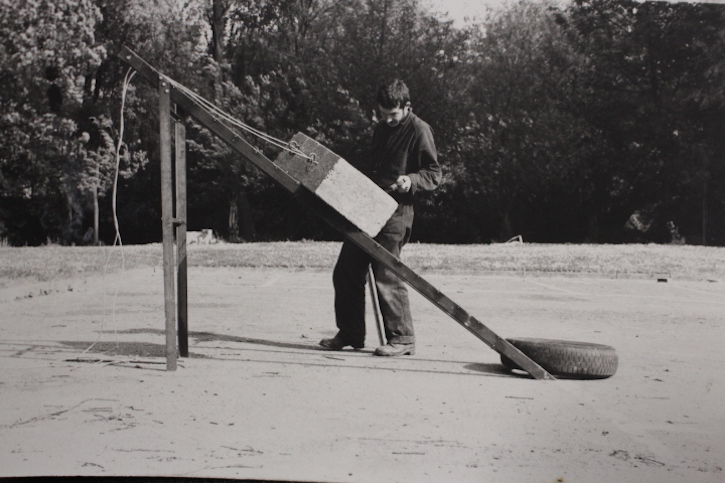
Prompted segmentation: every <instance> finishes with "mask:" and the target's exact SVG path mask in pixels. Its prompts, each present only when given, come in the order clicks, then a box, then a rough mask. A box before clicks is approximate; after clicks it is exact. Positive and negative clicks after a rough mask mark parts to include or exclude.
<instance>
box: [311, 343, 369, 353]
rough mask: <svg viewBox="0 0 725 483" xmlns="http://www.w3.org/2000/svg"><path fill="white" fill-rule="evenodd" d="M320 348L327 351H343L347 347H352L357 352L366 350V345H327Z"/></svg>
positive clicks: (321, 345)
mask: <svg viewBox="0 0 725 483" xmlns="http://www.w3.org/2000/svg"><path fill="white" fill-rule="evenodd" d="M320 347H322V348H324V349H327V350H331V351H341V350H343V349H344V348H345V347H352V348H353V349H356V350H357V349H363V348H365V346H364V345H360V346H356V345H352V344H347V345H343V346H328V345H325V344H320Z"/></svg>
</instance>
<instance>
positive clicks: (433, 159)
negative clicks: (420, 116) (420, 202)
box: [408, 126, 443, 194]
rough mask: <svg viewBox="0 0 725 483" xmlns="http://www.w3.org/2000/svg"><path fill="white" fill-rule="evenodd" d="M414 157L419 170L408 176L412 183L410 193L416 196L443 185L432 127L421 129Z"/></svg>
mask: <svg viewBox="0 0 725 483" xmlns="http://www.w3.org/2000/svg"><path fill="white" fill-rule="evenodd" d="M414 156H415V158H416V161H417V163H416V164H417V166H418V170H417V171H413V172H411V173H409V174H408V176H409V177H410V180H411V181H412V184H411V187H410V192H411V193H412V194H415V193H416V192H417V191H433V190H434V189H436V188H437V187H438V185H439V184H440V183H441V178H442V176H443V175H442V173H441V166H440V164H438V153H437V151H436V147H435V142H434V141H433V132H432V131H431V129H430V127H428V126H425V128H424V129H421V132H420V135H419V136H418V140H417V142H416V147H415V151H414Z"/></svg>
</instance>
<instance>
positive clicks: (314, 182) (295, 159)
mask: <svg viewBox="0 0 725 483" xmlns="http://www.w3.org/2000/svg"><path fill="white" fill-rule="evenodd" d="M290 144H291V145H293V146H295V147H299V150H300V151H302V152H303V153H304V154H305V155H307V156H308V157H309V158H308V157H305V156H301V155H299V154H294V153H290V152H287V151H284V152H283V153H282V154H280V155H279V157H277V159H276V160H275V164H277V166H279V167H280V168H282V169H283V170H284V171H286V172H287V174H288V175H290V176H291V177H292V178H294V179H295V180H297V181H298V182H299V183H300V184H301V185H302V186H304V187H305V188H307V189H309V190H310V191H312V192H313V193H315V194H316V195H317V196H318V197H320V199H322V200H323V201H325V203H327V204H328V205H330V206H331V207H333V208H334V209H335V210H336V211H337V212H339V213H340V214H341V215H342V216H344V217H345V218H346V219H347V220H348V221H350V222H351V223H352V224H353V225H355V226H356V227H358V228H359V229H360V230H361V231H363V232H364V233H367V234H368V235H370V236H371V237H374V236H375V235H377V234H378V233H379V232H380V229H381V228H382V227H383V226H384V225H385V223H386V222H387V221H388V220H389V219H390V217H391V216H392V214H393V213H394V212H395V209H396V208H397V207H398V203H397V202H396V201H395V200H394V199H393V197H392V196H390V195H389V194H388V193H386V192H385V191H384V190H382V189H381V188H380V187H378V185H376V184H375V183H373V182H372V181H371V180H370V178H368V177H367V176H365V175H364V174H363V173H361V172H360V171H358V170H357V169H356V168H355V167H354V166H352V165H351V164H350V163H348V162H347V161H345V160H344V159H342V158H341V157H340V156H338V155H337V154H335V153H334V152H332V151H330V150H329V149H327V148H326V147H325V146H323V145H322V144H320V143H318V142H317V141H315V140H314V139H312V138H310V137H308V136H306V135H304V134H302V133H298V134H296V135H295V136H294V137H293V138H292V140H291V141H290Z"/></svg>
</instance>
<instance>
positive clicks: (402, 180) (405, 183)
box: [388, 175, 413, 193]
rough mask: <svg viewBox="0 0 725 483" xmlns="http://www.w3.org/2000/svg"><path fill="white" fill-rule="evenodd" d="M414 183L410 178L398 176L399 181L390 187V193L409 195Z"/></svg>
mask: <svg viewBox="0 0 725 483" xmlns="http://www.w3.org/2000/svg"><path fill="white" fill-rule="evenodd" d="M412 185H413V182H412V181H411V180H410V176H405V175H403V176H398V180H397V181H396V182H395V183H393V184H391V185H390V186H389V187H388V190H389V191H397V192H398V193H407V192H408V191H410V187H411V186H412Z"/></svg>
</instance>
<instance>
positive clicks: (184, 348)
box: [174, 119, 189, 357]
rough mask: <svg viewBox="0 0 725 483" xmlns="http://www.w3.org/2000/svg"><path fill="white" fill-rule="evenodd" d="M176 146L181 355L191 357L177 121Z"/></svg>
mask: <svg viewBox="0 0 725 483" xmlns="http://www.w3.org/2000/svg"><path fill="white" fill-rule="evenodd" d="M174 137H175V139H174V141H175V147H176V282H177V286H176V296H177V299H176V307H177V315H178V317H179V355H180V356H181V357H189V308H188V300H189V299H188V295H187V294H188V284H187V264H186V126H185V125H184V121H183V119H177V121H176V123H175V131H174Z"/></svg>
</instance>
